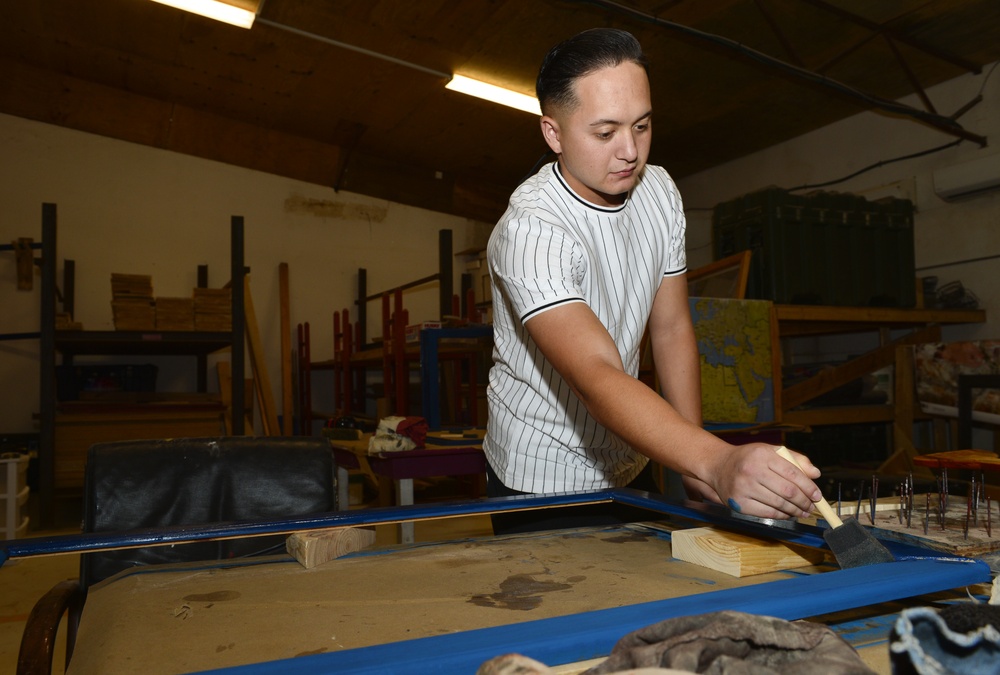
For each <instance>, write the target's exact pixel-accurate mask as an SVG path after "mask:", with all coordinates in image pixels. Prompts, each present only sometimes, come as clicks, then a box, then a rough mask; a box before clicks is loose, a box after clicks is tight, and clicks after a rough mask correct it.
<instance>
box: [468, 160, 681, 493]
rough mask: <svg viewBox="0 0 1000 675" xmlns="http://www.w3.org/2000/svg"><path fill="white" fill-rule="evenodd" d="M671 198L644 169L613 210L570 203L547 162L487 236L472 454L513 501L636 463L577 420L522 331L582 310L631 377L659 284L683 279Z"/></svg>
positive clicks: (641, 461)
mask: <svg viewBox="0 0 1000 675" xmlns="http://www.w3.org/2000/svg"><path fill="white" fill-rule="evenodd" d="M684 230H685V219H684V211H683V208H682V205H681V198H680V194H679V193H678V191H677V188H676V186H675V185H674V182H673V180H672V179H671V178H670V176H669V175H668V174H667V172H666V170H665V169H663V168H662V167H658V166H646V168H645V169H644V171H643V174H642V176H641V177H640V179H639V181H638V183H637V184H636V186H635V188H633V190H632V192H631V193H630V195H629V198H628V199H627V200H626V202H625V203H624V204H622V205H621V206H615V207H604V206H598V205H596V204H592V203H590V202H587V201H585V200H583V199H582V198H580V197H579V196H577V195H576V193H574V192H573V191H572V189H571V188H570V187H569V185H567V184H566V182H565V181H564V180H563V178H562V176H561V175H560V174H559V170H558V167H557V166H556V164H555V163H553V164H548V165H546V166H544V167H543V168H542V169H541V170H540V171H539V172H538V173H537V174H535V175H534V176H532V177H531V178H529V179H528V180H526V181H525V182H524V183H522V184H521V185H520V186H519V187H518V188H517V190H515V191H514V194H513V195H512V196H511V198H510V204H509V205H508V207H507V211H506V212H505V213H504V215H503V217H502V218H501V219H500V221H499V223H497V225H496V227H495V228H494V230H493V234H492V235H491V236H490V241H489V246H488V249H487V254H488V259H489V266H490V277H491V282H492V285H493V336H494V348H493V367H492V368H491V369H490V381H489V389H488V393H487V397H488V403H489V427H488V430H487V434H486V439H485V441H484V443H483V449H484V450H485V452H486V456H487V458H488V459H489V462H490V464H491V466H493V468H494V470H495V471H496V472H497V476H498V477H499V478H500V479H501V481H503V483H504V484H505V485H506V486H507V487H509V488H512V489H514V490H519V491H521V492H533V493H543V492H562V491H569V490H587V489H597V488H606V487H620V486H622V485H626V484H627V483H628V482H629V481H631V480H632V479H633V478H635V477H636V476H637V475H638V474H639V472H640V471H641V470H642V469H643V467H644V466H645V465H646V461H647V460H646V458H645V457H644V456H643V455H641V454H639V453H637V452H635V451H634V450H632V449H631V448H630V447H629V446H628V445H627V444H626V443H625V442H624V441H622V440H621V439H620V438H618V437H617V436H616V435H615V434H614V433H612V432H611V431H609V430H608V429H606V428H605V427H603V426H601V425H600V424H598V423H597V421H596V420H594V418H593V417H591V416H590V414H589V413H588V412H587V410H586V408H585V407H584V405H583V404H582V403H581V402H580V400H579V399H578V398H577V397H576V395H575V394H573V392H572V391H571V390H570V388H569V385H567V384H566V382H565V380H563V379H562V377H561V376H560V375H559V374H558V373H557V372H556V371H555V369H554V368H553V367H552V365H551V364H550V363H549V362H548V360H547V359H545V357H544V356H542V354H541V352H540V351H539V350H538V348H537V346H536V345H535V343H534V342H533V341H532V340H531V338H530V337H529V336H528V332H527V330H526V329H525V327H524V322H525V321H527V320H529V319H530V318H531V317H532V316H535V315H536V314H538V313H540V312H544V311H546V310H549V309H551V308H553V307H557V306H559V305H562V304H565V303H569V302H584V303H586V304H587V305H588V306H589V307H590V308H591V309H592V310H593V312H594V313H595V314H596V315H597V318H598V319H600V321H601V323H603V324H604V327H605V328H607V329H608V332H609V333H610V334H611V338H612V339H613V340H614V342H615V344H616V345H618V350H619V352H620V354H621V358H622V363H624V364H625V370H626V372H628V373H629V374H631V375H632V376H636V375H637V373H638V369H639V358H640V356H641V355H640V353H639V346H640V345H639V343H640V341H641V340H642V335H643V332H644V331H645V328H646V322H647V320H648V318H649V313H650V310H651V308H652V305H653V297H654V296H655V295H656V291H657V289H658V288H659V286H660V282H661V281H662V279H663V277H664V276H673V275H678V274H682V273H683V272H684V271H685V270H686V264H687V263H686V256H685V252H684Z"/></svg>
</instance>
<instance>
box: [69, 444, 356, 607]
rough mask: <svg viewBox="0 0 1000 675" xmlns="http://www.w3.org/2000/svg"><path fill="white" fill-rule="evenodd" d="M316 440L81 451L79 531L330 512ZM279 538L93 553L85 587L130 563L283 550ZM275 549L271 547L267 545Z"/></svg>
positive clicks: (328, 474)
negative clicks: (84, 454)
mask: <svg viewBox="0 0 1000 675" xmlns="http://www.w3.org/2000/svg"><path fill="white" fill-rule="evenodd" d="M334 470H335V469H334V462H333V453H332V451H331V449H330V445H329V442H328V441H327V440H326V439H324V438H306V437H302V438H246V437H224V438H184V439H171V440H149V441H126V442H120V443H101V444H98V445H94V446H92V447H91V448H90V450H89V453H88V457H87V467H86V479H85V485H84V522H83V530H84V532H117V531H123V530H132V529H140V528H150V527H162V526H165V525H201V524H208V523H220V522H229V521H239V520H259V519H266V518H282V517H293V516H302V515H309V514H314V513H322V512H326V511H332V510H333V509H334V508H336V491H335V487H334ZM284 539H285V536H284V535H274V536H266V537H252V538H246V539H236V540H225V541H205V542H195V543H191V544H178V545H175V546H169V545H168V546H157V547H148V548H137V549H127V550H121V551H101V552H96V553H88V554H84V555H83V556H81V571H80V577H81V580H82V582H83V587H84V588H85V589H86V588H87V587H89V586H90V585H91V584H93V583H96V582H98V581H100V580H102V579H106V578H107V577H109V576H111V575H113V574H115V573H117V572H119V571H121V570H123V569H127V568H130V567H135V566H138V565H150V564H159V563H170V562H187V561H197V560H223V559H227V558H233V557H243V556H247V555H254V554H261V553H273V552H281V551H283V542H284ZM276 548H277V551H275V550H274V549H276Z"/></svg>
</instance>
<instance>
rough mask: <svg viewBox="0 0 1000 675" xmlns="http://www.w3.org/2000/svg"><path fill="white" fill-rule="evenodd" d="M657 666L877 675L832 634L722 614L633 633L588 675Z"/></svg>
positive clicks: (746, 674) (724, 672) (752, 673)
mask: <svg viewBox="0 0 1000 675" xmlns="http://www.w3.org/2000/svg"><path fill="white" fill-rule="evenodd" d="M650 666H658V667H665V668H675V669H677V670H685V671H689V672H694V673H710V674H712V675H777V674H780V673H789V674H791V673H796V674H798V673H803V672H808V673H810V675H813V674H819V675H855V674H856V675H873V673H874V671H872V670H871V669H869V668H868V667H867V666H866V665H865V664H864V662H863V661H862V660H861V657H860V656H858V654H857V652H856V651H854V648H853V647H851V646H850V645H849V644H847V642H845V641H844V640H843V639H842V638H841V637H840V636H838V635H837V634H836V633H834V632H833V631H832V630H831V629H830V628H828V627H827V626H824V625H821V624H815V623H809V622H805V621H796V622H789V621H785V620H783V619H776V618H773V617H768V616H757V615H754V614H746V613H743V612H733V611H722V612H713V613H710V614H698V615H694V616H682V617H677V618H675V619H668V620H666V621H661V622H660V623H657V624H653V625H652V626H647V627H645V628H642V629H640V630H637V631H635V632H633V633H629V634H628V635H626V636H625V637H623V638H622V639H621V640H619V641H618V644H616V645H615V648H614V650H613V651H612V652H611V655H610V656H609V657H608V658H607V659H606V660H605V661H604V662H602V663H601V664H599V665H597V666H594V667H593V668H591V669H589V670H587V671H586V672H585V673H584V675H601V674H605V673H615V672H618V671H622V670H628V669H629V668H641V667H650Z"/></svg>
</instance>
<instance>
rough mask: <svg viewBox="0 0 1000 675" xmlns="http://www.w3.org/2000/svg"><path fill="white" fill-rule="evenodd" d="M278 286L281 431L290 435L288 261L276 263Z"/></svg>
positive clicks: (292, 395)
mask: <svg viewBox="0 0 1000 675" xmlns="http://www.w3.org/2000/svg"><path fill="white" fill-rule="evenodd" d="M278 287H279V288H278V293H279V304H280V308H281V309H280V311H281V433H282V435H284V436H291V435H292V422H293V421H294V417H295V392H294V391H293V389H292V318H291V308H290V301H289V287H288V263H284V262H283V263H281V264H279V265H278Z"/></svg>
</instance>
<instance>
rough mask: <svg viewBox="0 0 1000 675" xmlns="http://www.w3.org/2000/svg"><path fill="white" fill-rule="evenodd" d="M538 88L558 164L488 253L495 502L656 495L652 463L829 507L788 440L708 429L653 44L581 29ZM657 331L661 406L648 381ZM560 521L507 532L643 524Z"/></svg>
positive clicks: (759, 503)
mask: <svg viewBox="0 0 1000 675" xmlns="http://www.w3.org/2000/svg"><path fill="white" fill-rule="evenodd" d="M536 89H537V94H538V99H539V102H540V103H541V107H542V113H543V115H542V118H541V131H542V136H543V137H544V139H545V142H546V143H547V144H548V146H549V148H550V149H551V150H552V152H553V153H555V155H556V157H557V161H556V162H553V163H551V164H548V165H545V166H543V167H542V168H541V170H539V171H538V172H537V173H536V174H535V175H534V176H532V177H530V178H528V179H527V180H526V181H525V182H524V183H522V184H521V186H519V187H518V188H517V190H515V192H514V194H513V195H512V196H511V199H510V204H509V206H508V209H507V211H506V212H505V213H504V215H503V217H502V218H501V219H500V222H499V223H498V224H497V226H496V228H495V229H494V231H493V234H492V236H491V237H490V242H489V246H488V258H489V264H490V275H491V280H492V284H493V291H494V292H493V311H494V325H493V328H494V340H495V347H494V354H493V356H494V365H493V368H492V369H491V371H490V385H489V392H488V398H489V428H488V432H487V435H486V439H485V441H484V444H483V448H484V450H485V452H486V457H487V460H488V464H489V471H488V473H487V476H488V482H487V491H488V494H489V495H490V496H503V495H512V494H520V493H548V492H563V491H575V490H587V489H597V488H607V487H621V486H629V487H637V488H640V489H647V490H653V489H655V482H654V481H653V479H652V472H651V465H650V464H649V459H653V460H655V461H656V462H659V463H660V464H663V465H665V466H666V467H668V468H669V469H671V470H673V471H675V472H678V473H679V474H680V475H681V476H682V477H683V482H684V486H685V489H686V491H687V493H688V495H689V496H690V497H691V498H694V499H708V500H710V501H713V502H718V503H724V504H728V505H729V506H730V507H731V508H733V509H734V510H737V511H741V512H743V513H745V514H749V515H755V516H760V517H766V518H789V517H799V516H804V515H806V514H807V513H808V512H809V511H810V510H811V507H812V503H813V502H814V501H815V500H819V499H820V498H821V494H820V491H819V489H818V488H817V487H816V485H815V484H814V483H813V482H812V480H810V478H817V477H818V476H819V471H818V470H817V469H816V468H815V467H814V466H813V465H812V464H811V463H810V462H809V460H808V459H806V458H805V457H803V456H798V459H799V461H800V463H801V464H802V466H803V467H804V469H803V471H800V470H798V469H797V468H796V467H795V466H793V465H792V464H791V463H790V462H787V461H785V460H784V459H782V458H780V457H778V456H777V455H776V454H775V448H774V447H773V446H769V445H766V444H763V443H754V444H750V445H745V446H732V445H730V444H728V443H726V442H724V441H722V440H720V439H719V438H717V437H715V436H713V435H712V434H710V433H708V432H706V431H704V430H703V429H702V427H701V387H700V379H699V378H700V371H699V363H698V352H697V346H696V343H695V338H694V329H693V327H692V324H691V317H690V311H689V308H688V300H687V282H686V277H685V272H686V257H685V250H684V229H685V220H684V211H683V209H682V205H681V199H680V195H679V194H678V192H677V189H676V187H675V185H674V183H673V181H672V180H671V178H670V176H669V175H668V174H667V172H666V171H665V170H664V169H663V168H661V167H657V166H647V164H646V159H647V158H648V156H649V148H650V142H651V139H652V116H653V112H652V104H651V98H650V92H649V80H648V78H647V71H646V60H645V57H644V56H643V53H642V49H641V47H640V45H639V43H638V42H637V41H636V40H635V38H634V37H633V36H632V35H630V34H629V33H626V32H624V31H619V30H614V29H594V30H590V31H586V32H584V33H581V34H579V35H577V36H576V37H573V38H571V39H569V40H567V41H565V42H563V43H562V44H560V45H557V46H556V47H555V48H553V49H552V50H551V51H550V52H549V54H548V55H547V56H546V57H545V60H544V61H543V63H542V66H541V69H540V71H539V75H538V81H537V85H536ZM647 326H648V329H649V334H650V340H651V345H652V349H653V356H654V359H655V364H656V371H657V375H658V378H659V380H660V383H661V386H662V389H663V397H661V396H659V395H658V394H657V393H656V392H654V391H653V390H652V389H650V388H649V387H647V386H646V385H644V384H643V383H642V382H640V381H639V380H638V379H636V374H637V372H638V363H639V357H640V353H639V346H640V341H641V339H642V335H643V333H644V331H645V330H646V328H647ZM560 511H562V509H556V510H552V512H551V513H546V512H524V513H521V514H517V513H515V514H505V515H501V516H498V517H495V518H494V529H495V530H496V531H498V532H508V531H526V530H532V529H547V528H550V527H565V526H570V525H575V524H584V523H591V522H616V521H620V520H623V519H631V516H630V515H629V514H614V513H608V509H607V508H606V507H605V506H604V505H597V506H596V507H595V508H593V509H591V511H593V512H596V514H597V515H598V516H599V519H597V520H593V519H591V516H592V515H594V513H587V514H584V520H576V519H570V518H563V517H562V515H561V514H560ZM538 514H541V515H538ZM647 516H648V514H647ZM552 518H555V520H553V519H552Z"/></svg>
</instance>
